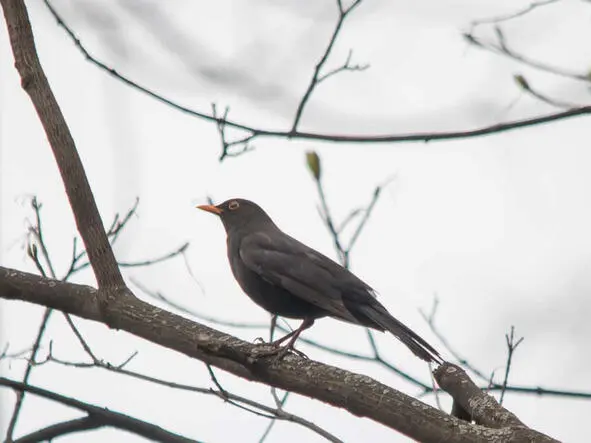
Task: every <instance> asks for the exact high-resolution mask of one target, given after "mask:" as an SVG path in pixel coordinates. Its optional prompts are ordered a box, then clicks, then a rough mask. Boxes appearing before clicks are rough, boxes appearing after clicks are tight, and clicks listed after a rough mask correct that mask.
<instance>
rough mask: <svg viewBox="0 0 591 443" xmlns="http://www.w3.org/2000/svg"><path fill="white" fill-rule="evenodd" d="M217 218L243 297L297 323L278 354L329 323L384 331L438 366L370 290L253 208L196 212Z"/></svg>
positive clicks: (224, 206)
mask: <svg viewBox="0 0 591 443" xmlns="http://www.w3.org/2000/svg"><path fill="white" fill-rule="evenodd" d="M198 208H199V209H202V210H204V211H207V212H211V213H213V214H216V215H218V216H219V217H220V218H221V220H222V223H223V224H224V228H225V229H226V234H227V244H228V259H229V261H230V267H231V268H232V272H233V273H234V277H235V278H236V280H237V281H238V284H239V285H240V286H241V287H242V289H243V290H244V292H246V294H247V295H248V296H249V297H250V298H251V299H252V300H253V301H254V302H255V303H256V304H258V305H259V306H261V307H262V308H263V309H265V310H267V311H268V312H270V313H271V314H275V315H280V316H282V317H288V318H296V319H302V320H303V322H302V324H301V326H300V327H299V328H297V329H296V330H294V331H293V332H291V333H289V334H287V335H286V336H285V337H282V338H280V339H279V340H276V341H275V342H273V344H274V345H279V344H280V343H282V342H284V341H285V340H287V339H288V338H291V340H290V341H289V343H288V344H287V345H286V346H285V347H284V348H283V351H282V353H284V352H286V351H287V350H288V349H292V348H293V345H294V343H295V341H296V340H297V338H298V337H299V335H300V334H301V333H302V331H304V330H305V329H307V328H309V327H310V326H312V325H313V324H314V320H315V319H317V318H321V317H326V316H329V317H333V318H337V319H339V320H344V321H347V322H350V323H354V324H358V325H362V326H367V327H370V328H373V329H377V330H378V331H389V332H391V333H392V334H393V335H394V336H395V337H396V338H398V339H399V340H400V341H401V342H402V343H404V344H405V345H406V346H408V348H409V349H410V350H411V351H412V352H413V353H414V354H415V355H416V356H418V357H419V358H421V359H423V360H425V361H427V362H436V363H440V362H442V358H441V356H440V355H439V353H438V352H437V351H436V350H435V349H434V348H433V347H432V346H431V345H430V344H429V343H427V342H426V341H425V340H423V339H422V338H421V337H419V336H418V335H417V334H416V333H414V332H413V331H412V330H411V329H409V328H408V327H407V326H405V325H404V324H402V323H401V322H399V321H398V320H396V319H395V318H394V317H392V316H391V315H390V314H389V313H388V311H387V310H386V308H385V307H384V306H382V304H381V303H380V302H379V301H378V300H377V299H376V297H375V293H374V290H373V289H372V288H371V287H370V286H369V285H367V284H366V283H364V282H363V281H361V280H360V279H359V278H357V277H356V276H355V275H353V274H352V273H351V272H350V271H349V270H347V269H345V268H343V267H342V266H341V265H339V264H337V263H335V262H334V261H332V260H331V259H330V258H328V257H326V256H325V255H323V254H321V253H320V252H317V251H315V250H314V249H312V248H309V247H308V246H306V245H304V244H303V243H300V242H299V241H297V240H296V239H294V238H292V237H290V236H289V235H287V234H285V233H284V232H282V231H281V230H280V229H279V228H278V227H277V226H276V225H275V223H273V220H271V218H270V217H269V216H268V215H267V213H266V212H265V211H263V209H262V208H261V207H260V206H258V205H257V204H256V203H253V202H251V201H249V200H244V199H239V198H233V199H230V200H227V201H225V202H224V203H221V204H219V205H217V206H214V205H201V206H198Z"/></svg>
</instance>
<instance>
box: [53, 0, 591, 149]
mask: <svg viewBox="0 0 591 443" xmlns="http://www.w3.org/2000/svg"><path fill="white" fill-rule="evenodd" d="M44 3H45V4H46V5H47V7H48V8H49V11H50V12H51V14H52V15H53V16H54V17H55V19H56V20H57V22H58V24H59V25H60V26H61V27H62V28H64V30H65V31H66V33H67V34H68V36H69V37H70V39H71V40H72V41H73V42H74V44H75V45H76V47H77V48H78V50H79V51H80V52H81V53H82V55H83V56H84V58H85V59H86V60H88V61H89V62H90V63H92V64H94V65H95V66H97V67H98V68H99V69H101V70H102V71H104V72H106V73H107V74H109V75H111V76H112V77H114V78H115V79H116V80H119V81H121V82H123V83H124V84H126V85H128V86H129V87H131V88H132V89H135V90H136V91H139V92H141V93H143V94H146V95H148V96H149V97H151V98H153V99H155V100H157V101H159V102H160V103H163V104H165V105H167V106H170V107H171V108H173V109H176V110H177V111H180V112H182V113H184V114H187V115H191V116H193V117H196V118H199V119H203V120H207V121H211V122H215V123H217V124H223V125H224V127H225V128H228V127H231V128H234V129H241V130H243V131H245V132H246V133H247V136H245V138H244V139H242V140H241V141H240V142H236V143H246V142H252V141H254V139H255V138H259V137H261V138H262V137H267V138H284V139H299V140H315V141H324V142H332V143H370V144H373V143H405V142H431V141H441V140H459V139H466V138H474V137H481V136H485V135H491V134H498V133H501V132H507V131H512V130H515V129H521V128H527V127H531V126H537V125H542V124H546V123H552V122H556V121H560V120H566V119H569V118H573V117H579V116H584V115H588V114H591V106H582V107H579V108H574V109H569V110H566V111H561V112H556V113H552V114H546V115H539V116H535V117H529V118H524V119H520V120H512V121H509V122H505V123H496V124H493V125H488V126H483V127H480V128H475V129H458V130H452V131H442V132H432V131H427V132H415V133H407V134H383V135H343V134H326V133H313V132H302V131H299V130H297V131H294V130H291V129H290V130H288V131H277V130H272V129H265V128H255V127H253V126H250V125H248V124H245V123H241V122H238V121H233V120H227V119H223V118H221V117H218V116H214V115H212V114H208V113H205V112H200V111H197V110H195V109H192V108H189V107H188V106H185V105H182V104H180V103H178V102H175V101H173V100H171V99H168V98H166V97H165V96H163V95H161V94H159V93H157V92H155V91H153V90H151V89H149V88H147V87H145V86H142V85H140V84H139V83H137V82H136V81H134V80H132V79H131V78H130V77H127V76H125V75H123V74H121V73H119V72H117V71H116V70H115V69H113V68H111V67H110V66H108V65H107V64H106V63H104V62H102V61H100V60H99V59H97V58H96V57H94V56H93V55H92V54H91V53H90V52H88V50H87V49H86V48H85V47H84V46H83V44H82V43H81V42H80V40H79V39H78V37H76V35H75V34H74V32H73V31H72V30H71V29H70V28H69V27H68V26H67V25H66V24H65V22H64V21H63V19H62V18H61V16H60V15H59V14H58V13H57V11H56V10H55V9H54V8H53V6H51V4H50V3H49V2H48V0H44Z"/></svg>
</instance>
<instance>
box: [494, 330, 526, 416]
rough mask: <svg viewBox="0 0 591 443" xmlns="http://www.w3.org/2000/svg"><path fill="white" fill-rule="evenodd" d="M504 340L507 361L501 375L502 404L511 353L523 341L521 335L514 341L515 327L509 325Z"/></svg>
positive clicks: (500, 400)
mask: <svg viewBox="0 0 591 443" xmlns="http://www.w3.org/2000/svg"><path fill="white" fill-rule="evenodd" d="M505 341H506V343H507V363H506V364H505V376H504V377H503V388H502V389H501V396H500V398H499V404H501V405H502V404H503V399H504V397H505V392H506V391H507V382H508V381H509V372H510V371H511V362H512V361H513V354H514V353H515V349H517V346H519V345H520V344H521V342H522V341H523V337H521V338H519V339H518V340H517V341H515V327H514V326H511V332H509V334H505Z"/></svg>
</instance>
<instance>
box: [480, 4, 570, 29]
mask: <svg viewBox="0 0 591 443" xmlns="http://www.w3.org/2000/svg"><path fill="white" fill-rule="evenodd" d="M557 1H559V0H538V1H535V2H532V3H530V4H529V5H527V6H526V7H525V8H523V9H519V10H518V11H516V12H512V13H510V14H505V15H499V16H495V17H489V18H484V19H480V20H474V21H472V23H471V24H470V25H471V27H472V28H474V27H476V26H480V25H491V24H499V23H501V22H507V21H509V20H513V19H516V18H518V17H523V16H525V15H527V14H529V13H530V12H532V11H534V10H535V9H537V8H540V7H543V6H547V5H549V4H551V3H556V2H557Z"/></svg>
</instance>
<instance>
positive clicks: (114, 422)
mask: <svg viewBox="0 0 591 443" xmlns="http://www.w3.org/2000/svg"><path fill="white" fill-rule="evenodd" d="M0 386H6V387H9V388H12V389H13V390H14V391H17V392H22V391H26V392H28V393H31V394H33V395H36V396H39V397H43V398H46V399H48V400H53V401H55V402H57V403H61V404H63V405H65V406H70V407H72V408H75V409H79V410H81V411H84V412H86V413H88V414H89V415H90V416H96V417H99V418H100V420H101V421H102V422H104V425H108V426H111V427H114V428H118V429H122V430H126V431H129V432H132V433H134V434H137V435H140V436H142V437H145V438H147V439H150V440H156V441H160V442H167V443H168V442H171V443H195V440H191V439H188V438H185V437H182V436H180V435H177V434H174V433H172V432H170V431H167V430H165V429H163V428H161V427H159V426H156V425H153V424H151V423H148V422H145V421H142V420H138V419H137V418H133V417H130V416H129V415H125V414H122V413H118V412H114V411H112V410H110V409H106V408H100V407H98V406H94V405H91V404H88V403H84V402H81V401H80V400H76V399H74V398H71V397H66V396H63V395H60V394H57V393H55V392H51V391H47V390H45V389H42V388H38V387H36V386H31V385H28V384H24V383H21V382H17V381H14V380H9V379H7V378H4V377H0Z"/></svg>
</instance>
